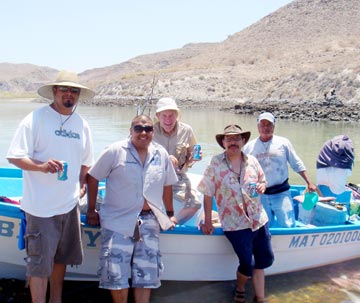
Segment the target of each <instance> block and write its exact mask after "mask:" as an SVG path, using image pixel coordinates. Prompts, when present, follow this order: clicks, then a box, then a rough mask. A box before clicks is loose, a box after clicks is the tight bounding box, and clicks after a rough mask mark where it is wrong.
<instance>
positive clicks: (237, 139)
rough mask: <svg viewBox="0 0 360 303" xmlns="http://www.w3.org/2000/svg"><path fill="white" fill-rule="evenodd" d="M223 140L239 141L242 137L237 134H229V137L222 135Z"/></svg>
mask: <svg viewBox="0 0 360 303" xmlns="http://www.w3.org/2000/svg"><path fill="white" fill-rule="evenodd" d="M224 140H225V142H231V141H235V142H239V141H241V140H242V137H241V136H240V135H238V136H231V137H230V136H229V137H227V136H225V137H224Z"/></svg>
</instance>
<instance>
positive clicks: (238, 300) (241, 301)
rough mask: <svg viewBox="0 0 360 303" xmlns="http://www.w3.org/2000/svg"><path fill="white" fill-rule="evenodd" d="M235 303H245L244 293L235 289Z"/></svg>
mask: <svg viewBox="0 0 360 303" xmlns="http://www.w3.org/2000/svg"><path fill="white" fill-rule="evenodd" d="M234 300H235V303H245V291H241V290H238V289H235V297H234Z"/></svg>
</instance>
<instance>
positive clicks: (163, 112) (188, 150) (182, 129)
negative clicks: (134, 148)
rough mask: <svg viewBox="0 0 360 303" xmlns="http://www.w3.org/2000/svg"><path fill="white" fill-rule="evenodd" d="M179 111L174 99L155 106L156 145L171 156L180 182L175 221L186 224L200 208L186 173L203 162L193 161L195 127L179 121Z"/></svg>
mask: <svg viewBox="0 0 360 303" xmlns="http://www.w3.org/2000/svg"><path fill="white" fill-rule="evenodd" d="M179 112H180V110H179V108H178V106H177V104H176V102H175V100H174V99H173V98H170V97H165V98H161V99H159V101H158V102H157V103H156V118H157V120H158V121H157V122H156V123H155V124H154V142H156V143H159V144H160V145H162V146H163V147H164V148H165V149H166V150H167V152H168V153H169V155H170V160H171V162H172V164H173V166H174V168H175V170H176V174H177V176H178V179H179V181H178V182H177V183H176V184H174V185H173V192H174V198H175V200H176V201H178V202H180V203H175V204H174V205H175V217H176V219H177V221H178V222H179V224H184V223H185V222H187V221H188V220H190V219H191V218H192V217H194V215H195V213H196V212H197V211H198V210H199V209H200V208H201V201H200V200H199V198H198V194H197V192H196V189H194V188H192V186H191V182H190V179H189V178H188V176H187V174H186V172H187V170H188V169H189V168H190V167H192V165H194V164H195V163H196V161H200V160H201V157H200V159H193V148H194V145H195V144H196V138H195V134H194V131H193V129H192V127H191V126H190V125H188V124H186V123H183V122H181V121H179V116H180V113H179Z"/></svg>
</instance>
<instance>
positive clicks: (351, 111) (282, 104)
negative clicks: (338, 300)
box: [34, 95, 360, 123]
mask: <svg viewBox="0 0 360 303" xmlns="http://www.w3.org/2000/svg"><path fill="white" fill-rule="evenodd" d="M34 101H35V102H47V103H48V101H46V100H44V99H35V100H34ZM156 101H157V99H156V98H154V99H152V100H151V101H150V102H148V103H147V106H150V107H151V106H154V104H155V103H156ZM146 102H147V101H146V100H145V99H144V98H141V97H133V98H131V97H130V98H129V97H124V98H119V97H117V98H99V97H95V98H94V99H92V100H84V101H82V103H83V104H87V105H94V106H110V107H111V106H113V107H118V106H119V107H122V106H137V105H140V106H141V105H143V104H144V103H146ZM177 103H178V105H179V107H180V108H192V109H204V108H211V109H218V110H220V111H227V112H232V113H235V114H240V115H254V116H257V115H259V114H260V113H262V112H265V111H268V112H271V113H273V114H274V116H275V117H276V118H277V119H280V120H292V121H308V122H319V121H328V122H347V123H348V122H350V123H351V122H359V121H360V104H358V103H345V102H342V101H341V100H339V99H338V98H337V97H336V95H334V96H331V97H325V98H324V99H323V100H304V101H294V100H281V101H279V100H266V101H261V102H259V101H257V102H256V101H247V102H243V103H239V102H227V101H216V100H193V99H186V100H181V99H180V100H177Z"/></svg>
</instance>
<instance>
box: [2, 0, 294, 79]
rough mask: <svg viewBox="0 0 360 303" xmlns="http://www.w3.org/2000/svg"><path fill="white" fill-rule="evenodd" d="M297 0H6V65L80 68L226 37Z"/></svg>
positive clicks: (4, 50)
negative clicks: (24, 64)
mask: <svg viewBox="0 0 360 303" xmlns="http://www.w3.org/2000/svg"><path fill="white" fill-rule="evenodd" d="M290 2H292V0H177V1H175V0H127V1H125V0H62V1H52V0H1V2H0V28H1V29H2V30H1V33H0V41H1V45H0V63H4V62H7V63H30V64H35V65H39V66H48V67H51V68H55V69H58V70H61V69H67V70H72V71H76V72H78V73H80V72H83V71H85V70H88V69H92V68H97V67H105V66H110V65H114V64H118V63H121V62H125V61H127V60H129V59H131V58H134V57H136V56H139V55H145V54H150V53H155V52H162V51H167V50H171V49H177V48H181V47H183V46H184V45H186V44H188V43H201V42H221V41H224V40H225V39H226V38H227V37H228V36H230V35H232V34H234V33H236V32H239V31H241V30H242V29H244V28H246V27H248V26H250V25H251V24H253V23H255V22H256V21H258V20H260V19H261V18H262V17H265V16H266V15H268V14H270V13H272V12H274V11H276V10H277V9H278V8H280V7H282V6H284V5H286V4H288V3H290Z"/></svg>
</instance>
